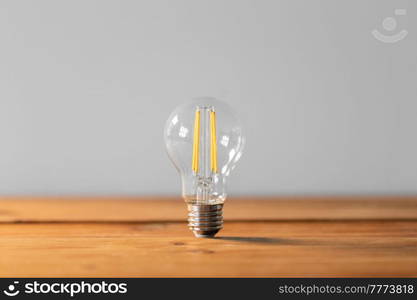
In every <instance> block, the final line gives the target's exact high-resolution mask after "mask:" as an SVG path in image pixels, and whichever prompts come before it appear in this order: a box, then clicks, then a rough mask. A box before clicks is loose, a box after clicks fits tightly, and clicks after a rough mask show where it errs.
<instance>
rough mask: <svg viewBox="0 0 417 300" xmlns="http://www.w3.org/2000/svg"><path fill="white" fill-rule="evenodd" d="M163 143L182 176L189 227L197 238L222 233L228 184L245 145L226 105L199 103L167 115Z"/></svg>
mask: <svg viewBox="0 0 417 300" xmlns="http://www.w3.org/2000/svg"><path fill="white" fill-rule="evenodd" d="M164 138H165V143H166V147H167V151H168V154H169V157H170V158H171V160H172V162H173V163H174V165H175V166H176V168H177V170H178V171H179V173H180V175H181V182H182V196H183V198H184V200H185V202H186V204H187V208H188V226H189V228H190V229H191V230H192V231H193V232H194V235H195V236H196V237H213V236H214V235H215V234H216V233H217V232H218V231H219V230H220V229H221V228H223V203H224V201H225V199H226V179H227V177H228V176H229V174H230V172H231V171H232V170H233V169H234V167H235V165H236V163H237V161H238V160H239V159H240V157H241V155H242V150H243V147H244V144H245V138H244V136H243V132H242V127H241V125H240V122H239V120H238V118H237V117H236V116H235V114H234V113H233V111H232V110H231V108H230V107H229V106H228V105H227V104H226V103H224V102H221V101H219V100H216V99H214V98H198V99H195V100H194V101H192V102H190V103H186V104H183V105H181V106H179V107H177V108H176V109H175V110H174V111H173V112H172V113H171V115H170V116H169V118H168V120H167V122H166V125H165V130H164Z"/></svg>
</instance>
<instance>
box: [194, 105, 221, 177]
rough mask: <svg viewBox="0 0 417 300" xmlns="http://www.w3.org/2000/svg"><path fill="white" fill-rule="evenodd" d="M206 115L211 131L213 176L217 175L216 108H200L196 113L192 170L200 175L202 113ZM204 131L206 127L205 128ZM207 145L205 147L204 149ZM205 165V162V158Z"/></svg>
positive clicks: (211, 167)
mask: <svg viewBox="0 0 417 300" xmlns="http://www.w3.org/2000/svg"><path fill="white" fill-rule="evenodd" d="M202 112H203V114H204V121H205V122H206V123H207V115H208V116H209V117H208V120H209V122H208V123H209V126H208V128H209V131H210V170H211V172H212V173H213V174H215V173H217V141H216V139H217V138H216V112H215V111H214V108H200V107H198V108H197V109H196V111H195V118H194V139H193V158H192V169H193V172H194V174H196V175H197V174H198V173H199V163H200V152H201V151H200V141H201V139H200V136H201V134H202V133H201V124H200V123H201V113H202ZM203 128H204V130H205V128H206V126H203ZM204 147H205V145H203V148H204ZM204 150H205V149H204ZM202 160H203V164H204V163H205V162H204V158H203V159H202ZM202 175H203V176H204V174H202Z"/></svg>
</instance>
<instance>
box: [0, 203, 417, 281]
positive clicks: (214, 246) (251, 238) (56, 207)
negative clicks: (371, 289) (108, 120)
mask: <svg viewBox="0 0 417 300" xmlns="http://www.w3.org/2000/svg"><path fill="white" fill-rule="evenodd" d="M186 213H187V212H186V207H185V204H184V203H183V201H182V200H181V199H174V198H152V197H149V198H126V197H124V198H118V197H111V198H103V197H101V198H100V197H98V198H77V197H67V198H65V197H61V198H57V197H56V198H31V197H15V198H11V197H3V198H0V222H1V223H0V236H1V244H0V276H3V277H24V276H26V277H27V276H29V277H38V276H42V277H48V276H50V277H55V276H57V277H67V276H76V277H78V276H81V277H105V276H109V277H130V276H135V277H136V276H141V277H157V276H164V277H171V276H175V277H185V276H202V277H207V276H220V277H230V276H244V277H251V276H257V277H278V276H281V277H290V276H293V277H300V276H301V277H302V276H322V277H325V276H414V277H415V276H417V197H305V198H303V197H298V198H296V197H295V198H290V197H288V198H285V197H282V198H260V199H258V198H247V199H230V200H228V201H227V202H226V205H225V227H224V229H223V230H222V231H221V232H220V233H219V234H218V237H217V238H215V239H197V238H194V236H193V235H192V233H191V231H189V229H188V228H187V225H186Z"/></svg>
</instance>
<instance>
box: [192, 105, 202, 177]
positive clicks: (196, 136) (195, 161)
mask: <svg viewBox="0 0 417 300" xmlns="http://www.w3.org/2000/svg"><path fill="white" fill-rule="evenodd" d="M199 147H200V110H199V109H197V110H196V111H195V120H194V141H193V162H192V169H193V171H194V173H198V159H199V155H198V152H199Z"/></svg>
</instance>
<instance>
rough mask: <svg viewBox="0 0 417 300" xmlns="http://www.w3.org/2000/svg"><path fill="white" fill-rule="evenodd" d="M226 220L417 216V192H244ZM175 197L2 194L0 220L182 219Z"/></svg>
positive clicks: (180, 204) (229, 207)
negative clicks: (254, 194) (246, 194)
mask: <svg viewBox="0 0 417 300" xmlns="http://www.w3.org/2000/svg"><path fill="white" fill-rule="evenodd" d="M224 210H225V214H226V217H227V220H245V221H246V220H262V221H267V220H272V221H274V220H397V219H401V220H405V219H411V220H417V197H406V196H402V197H393V196H390V197H387V196H385V197H375V196H373V197H371V196H367V197H353V196H350V197H341V196H337V197H332V196H327V197H279V198H277V197H275V198H272V197H262V198H259V197H258V198H255V197H245V198H231V199H228V200H227V201H226V204H225V208H224ZM186 214H187V209H186V205H185V203H184V201H183V200H182V199H180V198H173V197H145V198H144V197H0V222H57V221H66V222H101V221H109V222H110V221H112V222H117V221H124V222H136V221H183V220H184V218H185V216H186Z"/></svg>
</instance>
